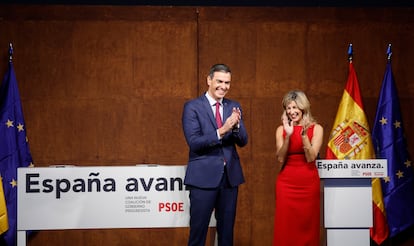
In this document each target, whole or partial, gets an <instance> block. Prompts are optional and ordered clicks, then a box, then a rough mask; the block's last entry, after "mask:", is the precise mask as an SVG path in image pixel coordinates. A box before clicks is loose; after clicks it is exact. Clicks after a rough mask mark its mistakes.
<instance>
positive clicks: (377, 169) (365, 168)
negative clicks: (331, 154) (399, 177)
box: [316, 159, 387, 178]
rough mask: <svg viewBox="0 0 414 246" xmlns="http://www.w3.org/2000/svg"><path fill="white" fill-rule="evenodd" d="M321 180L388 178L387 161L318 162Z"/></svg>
mask: <svg viewBox="0 0 414 246" xmlns="http://www.w3.org/2000/svg"><path fill="white" fill-rule="evenodd" d="M316 167H317V168H318V172H319V177H320V178H382V177H386V176H387V160H386V159H367V160H316Z"/></svg>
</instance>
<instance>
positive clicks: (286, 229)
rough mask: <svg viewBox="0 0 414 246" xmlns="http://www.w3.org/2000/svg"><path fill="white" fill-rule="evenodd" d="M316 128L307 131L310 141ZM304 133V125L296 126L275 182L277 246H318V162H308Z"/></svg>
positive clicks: (275, 242)
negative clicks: (284, 160) (302, 136)
mask: <svg viewBox="0 0 414 246" xmlns="http://www.w3.org/2000/svg"><path fill="white" fill-rule="evenodd" d="M313 129H314V126H311V127H310V128H309V130H308V137H309V139H312V137H313ZM301 131H302V126H294V131H293V134H292V135H291V136H290V142H289V143H290V145H289V148H288V154H287V159H286V163H285V166H284V167H283V169H282V170H281V171H280V173H279V175H278V177H277V179H276V209H275V224H274V239H273V245H274V246H288V245H289V246H319V237H320V236H319V229H320V187H319V185H320V180H319V174H318V170H317V168H316V166H315V162H311V163H308V162H306V158H305V153H304V150H303V144H302V138H301V135H300V133H301ZM284 135H285V133H284Z"/></svg>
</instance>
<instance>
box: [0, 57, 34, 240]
mask: <svg viewBox="0 0 414 246" xmlns="http://www.w3.org/2000/svg"><path fill="white" fill-rule="evenodd" d="M29 165H32V156H31V154H30V150H29V144H28V140H27V137H26V126H25V122H24V118H23V111H22V105H21V101H20V96H19V90H18V87H17V81H16V75H15V72H14V69H13V63H12V60H11V59H10V60H9V67H8V70H7V72H6V75H5V76H4V79H3V82H2V84H1V87H0V175H1V177H2V182H3V187H4V196H5V199H6V206H7V214H8V221H9V229H8V231H6V232H5V233H4V234H3V235H2V236H3V237H4V240H5V241H6V243H7V245H8V246H15V245H16V243H17V181H18V180H17V168H18V167H27V166H29Z"/></svg>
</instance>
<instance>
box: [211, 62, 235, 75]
mask: <svg viewBox="0 0 414 246" xmlns="http://www.w3.org/2000/svg"><path fill="white" fill-rule="evenodd" d="M215 72H224V73H231V70H230V67H229V66H227V65H226V64H215V65H213V66H212V67H211V68H210V73H209V74H208V76H210V78H213V76H214V73H215Z"/></svg>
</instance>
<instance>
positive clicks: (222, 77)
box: [207, 72, 231, 100]
mask: <svg viewBox="0 0 414 246" xmlns="http://www.w3.org/2000/svg"><path fill="white" fill-rule="evenodd" d="M230 82H231V74H230V73H226V72H214V75H213V78H210V76H207V84H208V86H209V88H208V94H209V95H210V96H211V97H212V98H214V99H215V100H220V99H222V98H223V97H224V96H225V95H226V94H227V92H228V91H229V89H230Z"/></svg>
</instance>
